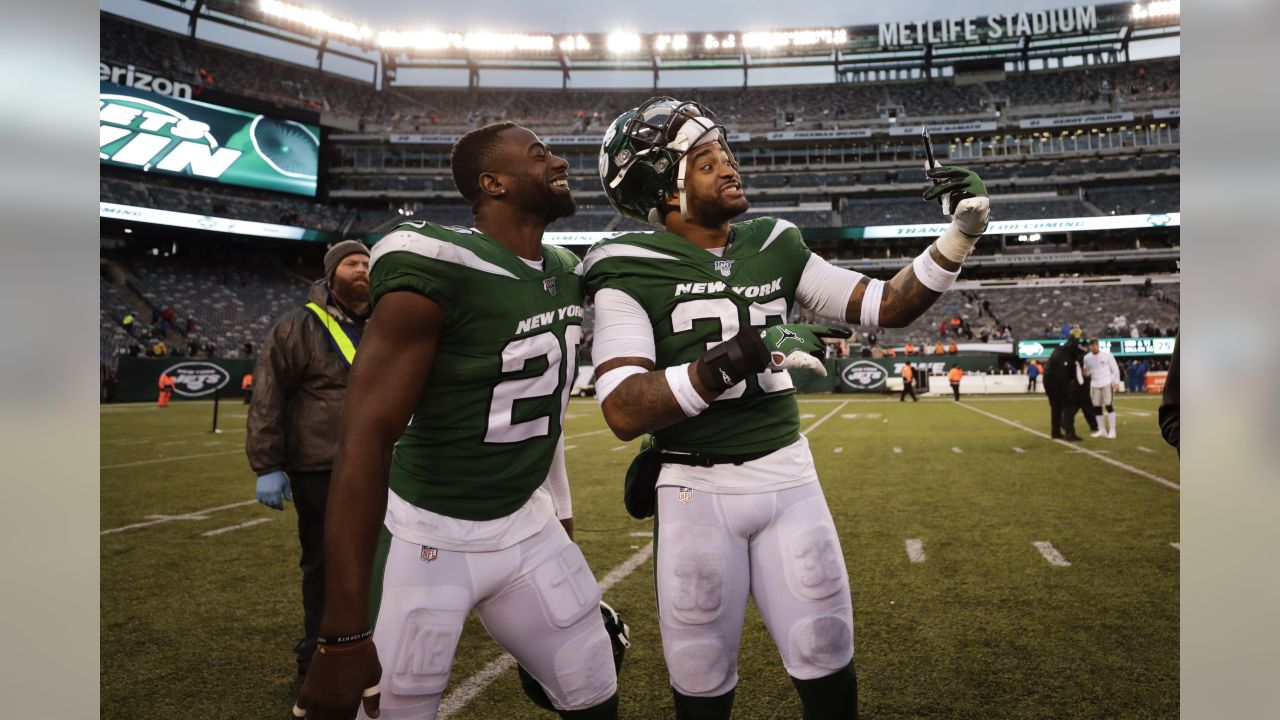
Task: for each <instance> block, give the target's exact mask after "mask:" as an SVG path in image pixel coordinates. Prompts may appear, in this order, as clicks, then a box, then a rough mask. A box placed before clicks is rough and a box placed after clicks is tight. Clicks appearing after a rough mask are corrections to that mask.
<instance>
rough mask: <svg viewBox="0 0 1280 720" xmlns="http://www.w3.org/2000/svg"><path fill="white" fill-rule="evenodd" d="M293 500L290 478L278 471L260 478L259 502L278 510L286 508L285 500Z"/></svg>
mask: <svg viewBox="0 0 1280 720" xmlns="http://www.w3.org/2000/svg"><path fill="white" fill-rule="evenodd" d="M285 500H288V501H289V502H293V490H291V489H290V488H289V478H287V477H285V476H284V473H282V472H280V471H278V470H277V471H276V472H273V473H267V474H266V475H262V476H260V477H259V478H258V502H260V503H262V504H263V505H266V506H267V507H270V508H275V509H277V510H283V509H284V501H285Z"/></svg>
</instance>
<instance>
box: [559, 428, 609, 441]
mask: <svg viewBox="0 0 1280 720" xmlns="http://www.w3.org/2000/svg"><path fill="white" fill-rule="evenodd" d="M607 432H609V428H605V429H603V430H592V431H591V432H584V433H578V434H576V435H565V436H564V439H565V440H576V439H577V438H580V437H589V436H591V435H599V434H600V433H607Z"/></svg>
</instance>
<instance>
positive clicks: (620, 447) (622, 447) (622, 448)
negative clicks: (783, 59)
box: [609, 445, 627, 452]
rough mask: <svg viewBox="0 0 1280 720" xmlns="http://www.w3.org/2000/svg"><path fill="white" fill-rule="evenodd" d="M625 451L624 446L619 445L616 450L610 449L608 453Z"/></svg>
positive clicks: (625, 447)
mask: <svg viewBox="0 0 1280 720" xmlns="http://www.w3.org/2000/svg"><path fill="white" fill-rule="evenodd" d="M626 449H627V446H626V445H619V446H618V447H616V448H611V449H610V450H609V452H618V451H619V450H626Z"/></svg>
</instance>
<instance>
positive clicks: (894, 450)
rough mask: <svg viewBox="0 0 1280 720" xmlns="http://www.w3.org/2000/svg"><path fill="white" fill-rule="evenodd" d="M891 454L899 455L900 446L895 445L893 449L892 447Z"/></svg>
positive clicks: (900, 451) (900, 452)
mask: <svg viewBox="0 0 1280 720" xmlns="http://www.w3.org/2000/svg"><path fill="white" fill-rule="evenodd" d="M893 454H894V455H901V454H902V448H900V447H896V448H894V449H893Z"/></svg>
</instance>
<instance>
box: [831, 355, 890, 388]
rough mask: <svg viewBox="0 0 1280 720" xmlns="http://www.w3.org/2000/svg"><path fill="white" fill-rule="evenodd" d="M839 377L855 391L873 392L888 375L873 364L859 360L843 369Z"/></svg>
mask: <svg viewBox="0 0 1280 720" xmlns="http://www.w3.org/2000/svg"><path fill="white" fill-rule="evenodd" d="M840 376H841V377H842V378H843V379H844V381H845V383H847V384H848V385H849V386H850V387H852V388H853V389H855V390H875V389H876V388H878V387H880V386H881V385H884V381H885V378H887V377H889V373H887V372H886V371H885V369H884V368H882V367H880V366H879V365H877V364H875V363H873V362H868V361H866V360H859V361H858V362H856V363H853V364H852V365H850V366H849V367H847V368H845V369H844V372H843V373H841V375H840Z"/></svg>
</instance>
